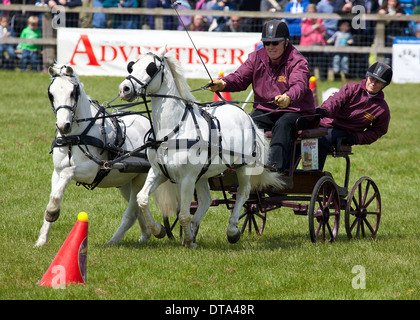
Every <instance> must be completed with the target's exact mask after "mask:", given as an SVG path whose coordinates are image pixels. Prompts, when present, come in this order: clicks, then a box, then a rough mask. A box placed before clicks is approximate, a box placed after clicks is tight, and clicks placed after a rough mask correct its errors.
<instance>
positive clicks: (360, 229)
mask: <svg viewBox="0 0 420 320" xmlns="http://www.w3.org/2000/svg"><path fill="white" fill-rule="evenodd" d="M310 118H311V119H310V120H311V121H310V122H309V123H310V126H309V127H308V128H305V129H302V130H296V135H295V137H294V139H293V152H292V154H291V161H290V168H289V170H288V171H287V172H286V173H287V178H288V179H287V180H288V182H289V183H288V186H287V188H286V189H279V190H276V189H273V188H266V189H264V190H260V191H256V192H254V193H251V194H250V197H249V198H248V200H247V201H246V203H245V204H244V206H243V213H242V214H241V216H240V221H242V227H241V233H244V232H248V233H252V232H255V233H256V234H257V235H259V236H261V235H262V234H263V231H264V228H265V225H266V220H267V213H268V212H270V211H274V210H277V209H280V208H282V207H285V208H290V209H291V210H292V212H293V213H294V214H295V215H300V216H307V217H308V227H309V236H310V240H311V241H312V242H314V243H315V242H317V241H321V242H325V241H328V242H333V241H335V240H336V238H337V235H338V229H339V225H340V212H341V211H343V212H344V215H345V216H344V219H345V230H346V234H347V237H348V239H352V238H355V239H359V238H369V237H370V238H375V236H376V233H377V231H378V228H379V222H380V218H381V197H380V193H379V189H378V187H377V185H376V184H375V182H374V181H373V180H372V179H371V178H369V177H367V176H364V177H361V178H359V179H358V180H357V181H356V182H355V183H354V185H353V186H352V188H351V189H350V190H349V180H350V169H351V161H350V156H351V155H352V154H353V153H352V147H351V146H348V145H344V144H341V143H340V142H339V143H338V144H337V145H336V146H333V147H332V148H331V149H330V150H329V156H331V157H334V158H342V159H344V160H345V167H346V168H345V174H344V186H342V187H340V186H339V185H338V184H337V183H336V181H335V180H334V178H333V176H332V175H331V173H330V172H328V171H320V170H318V169H309V170H307V169H304V166H303V165H302V166H301V167H302V168H299V163H300V162H302V156H301V152H300V151H301V150H300V145H301V144H302V142H303V141H305V140H307V139H311V140H312V139H319V138H320V137H322V136H323V135H326V133H327V132H326V128H323V127H319V126H318V125H319V117H318V116H311V117H310ZM299 120H300V119H298V122H299ZM296 126H297V127H299V125H298V123H297V124H296ZM265 134H266V138H267V139H270V138H271V132H266V133H265ZM298 168H299V169H298ZM209 186H210V189H211V190H212V191H219V192H220V193H221V195H222V197H221V198H219V199H213V200H212V204H211V205H212V206H219V205H225V206H226V208H227V209H228V210H232V206H233V205H234V204H235V193H236V189H237V187H238V182H237V179H236V176H235V174H234V171H233V170H230V169H228V170H226V171H225V172H223V173H222V174H220V175H217V176H215V177H212V178H210V179H209ZM197 205H198V204H197V201H196V199H195V200H194V201H192V202H191V212H192V213H194V211H195V210H196V209H197ZM177 220H178V219H177V217H175V218H173V219H171V218H169V217H164V225H165V228H166V232H167V235H168V237H169V238H174V234H173V230H174V229H175V228H176V225H177ZM179 233H180V236H181V234H182V230H181V229H180V230H179Z"/></svg>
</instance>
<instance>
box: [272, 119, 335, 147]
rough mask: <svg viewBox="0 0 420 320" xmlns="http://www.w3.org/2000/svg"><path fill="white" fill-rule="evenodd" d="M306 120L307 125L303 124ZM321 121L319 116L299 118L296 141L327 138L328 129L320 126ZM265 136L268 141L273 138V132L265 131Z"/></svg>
mask: <svg viewBox="0 0 420 320" xmlns="http://www.w3.org/2000/svg"><path fill="white" fill-rule="evenodd" d="M304 119H306V120H307V123H305V124H303V123H302V122H303V120H304ZM320 119H321V118H320V116H319V115H318V114H315V115H308V116H301V117H299V118H298V119H297V121H296V135H295V137H294V140H296V141H300V140H303V139H312V138H320V137H322V136H325V135H326V134H327V132H328V129H327V128H324V127H320V126H319V123H320ZM264 134H265V138H266V139H271V138H272V132H271V131H265V132H264Z"/></svg>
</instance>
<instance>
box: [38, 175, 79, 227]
mask: <svg viewBox="0 0 420 320" xmlns="http://www.w3.org/2000/svg"><path fill="white" fill-rule="evenodd" d="M74 170H75V167H67V168H64V169H63V170H62V171H61V172H60V173H58V172H56V171H55V170H54V172H53V176H52V179H51V181H52V183H51V194H50V201H49V202H48V204H47V208H46V210H45V220H46V221H48V222H54V221H56V220H57V219H58V217H59V215H60V205H61V201H62V200H63V195H64V190H65V189H66V187H67V185H68V184H69V183H70V181H71V180H73V178H74Z"/></svg>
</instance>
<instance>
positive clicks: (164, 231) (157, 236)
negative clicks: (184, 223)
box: [154, 224, 166, 239]
mask: <svg viewBox="0 0 420 320" xmlns="http://www.w3.org/2000/svg"><path fill="white" fill-rule="evenodd" d="M154 236H155V237H156V238H158V239H162V238H164V237H165V236H166V229H165V227H164V226H162V225H161V224H160V232H159V234H155V235H154Z"/></svg>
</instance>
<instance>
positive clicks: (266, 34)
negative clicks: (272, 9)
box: [261, 20, 290, 42]
mask: <svg viewBox="0 0 420 320" xmlns="http://www.w3.org/2000/svg"><path fill="white" fill-rule="evenodd" d="M289 37H290V34H289V27H288V26H287V24H286V23H285V22H283V21H280V20H270V21H268V22H267V23H266V24H265V25H264V27H263V31H262V35H261V41H262V42H264V41H282V40H286V39H289Z"/></svg>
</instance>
